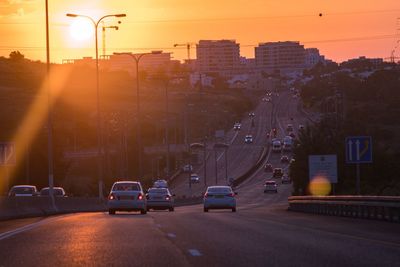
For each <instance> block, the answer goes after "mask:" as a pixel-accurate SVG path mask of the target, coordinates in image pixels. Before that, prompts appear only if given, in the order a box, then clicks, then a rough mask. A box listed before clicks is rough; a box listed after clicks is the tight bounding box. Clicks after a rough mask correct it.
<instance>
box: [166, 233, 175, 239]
mask: <svg viewBox="0 0 400 267" xmlns="http://www.w3.org/2000/svg"><path fill="white" fill-rule="evenodd" d="M167 236H168V237H171V238H175V237H176V234H173V233H168V234H167Z"/></svg>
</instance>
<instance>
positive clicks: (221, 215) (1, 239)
mask: <svg viewBox="0 0 400 267" xmlns="http://www.w3.org/2000/svg"><path fill="white" fill-rule="evenodd" d="M290 190H291V188H290V185H280V186H279V192H278V193H277V194H274V193H270V194H265V193H263V190H262V187H261V186H260V181H259V180H258V179H254V180H253V181H251V182H249V183H248V184H247V185H245V186H243V187H242V188H240V189H239V190H238V193H239V194H238V196H237V202H238V211H237V212H236V213H233V212H231V211H230V210H212V211H210V212H208V213H204V212H203V211H202V205H195V206H186V207H179V208H176V211H175V212H164V211H158V212H149V213H147V214H146V215H140V214H139V213H117V215H114V216H110V215H108V214H107V213H85V214H84V213H81V214H73V215H65V216H58V217H51V218H47V219H42V220H37V219H36V220H35V221H33V222H28V221H25V222H24V223H20V224H16V225H18V226H15V228H14V229H11V228H10V224H11V222H7V226H6V227H5V226H4V224H5V223H2V224H0V232H1V234H0V266H399V264H400V261H399V260H400V238H399V237H400V227H399V225H398V224H394V223H387V222H379V221H368V220H358V219H351V218H341V217H328V216H317V215H310V214H302V213H295V212H289V211H287V196H288V195H289V194H290Z"/></svg>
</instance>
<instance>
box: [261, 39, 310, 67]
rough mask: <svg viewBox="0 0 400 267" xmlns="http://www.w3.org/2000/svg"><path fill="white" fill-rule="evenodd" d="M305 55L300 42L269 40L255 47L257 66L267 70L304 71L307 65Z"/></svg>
mask: <svg viewBox="0 0 400 267" xmlns="http://www.w3.org/2000/svg"><path fill="white" fill-rule="evenodd" d="M305 56H306V53H305V49H304V46H303V45H301V44H300V43H299V42H292V41H285V42H267V43H260V44H259V45H258V46H257V47H255V61H256V68H257V69H259V70H262V71H266V72H276V71H279V72H280V73H286V72H296V71H302V70H303V69H304V68H305V67H306V66H305Z"/></svg>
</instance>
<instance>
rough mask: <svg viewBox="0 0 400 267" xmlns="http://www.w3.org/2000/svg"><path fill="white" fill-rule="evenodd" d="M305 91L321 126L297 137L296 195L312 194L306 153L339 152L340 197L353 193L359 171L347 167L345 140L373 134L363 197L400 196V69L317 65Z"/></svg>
mask: <svg viewBox="0 0 400 267" xmlns="http://www.w3.org/2000/svg"><path fill="white" fill-rule="evenodd" d="M308 75H311V77H312V79H311V80H309V81H308V82H307V83H305V84H304V85H303V86H302V87H301V97H302V100H303V103H304V105H305V106H306V107H308V108H311V109H313V110H316V111H319V112H320V113H321V114H322V119H321V121H320V122H319V123H316V124H314V125H308V127H306V129H305V130H304V131H302V132H301V133H300V134H299V138H298V146H297V147H296V148H295V150H294V157H295V158H296V161H295V162H294V163H293V164H292V165H291V168H290V172H291V176H292V178H293V181H294V194H295V195H299V194H304V193H308V188H307V186H308V181H309V180H308V179H309V178H308V155H321V154H336V155H337V159H338V184H337V185H336V188H335V190H336V194H355V182H356V167H355V165H352V164H346V163H345V144H344V140H345V138H346V137H347V136H372V142H373V150H372V151H373V163H371V164H361V168H360V169H361V175H360V177H361V194H364V195H400V165H399V164H398V159H399V158H400V143H399V140H400V115H399V114H400V69H399V67H398V66H396V65H392V64H388V63H383V64H382V65H380V66H371V65H369V64H361V63H359V64H356V65H355V66H348V65H345V66H340V67H338V66H336V67H332V66H331V67H330V69H329V71H327V69H326V67H323V66H319V67H318V66H317V68H315V69H314V70H312V71H310V72H309V73H308Z"/></svg>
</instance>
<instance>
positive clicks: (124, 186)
mask: <svg viewBox="0 0 400 267" xmlns="http://www.w3.org/2000/svg"><path fill="white" fill-rule="evenodd" d="M112 191H140V186H139V184H138V183H118V184H115V185H114V186H113V189H112Z"/></svg>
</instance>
